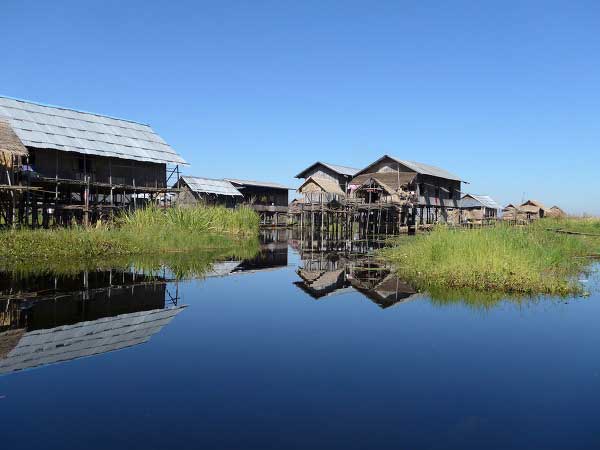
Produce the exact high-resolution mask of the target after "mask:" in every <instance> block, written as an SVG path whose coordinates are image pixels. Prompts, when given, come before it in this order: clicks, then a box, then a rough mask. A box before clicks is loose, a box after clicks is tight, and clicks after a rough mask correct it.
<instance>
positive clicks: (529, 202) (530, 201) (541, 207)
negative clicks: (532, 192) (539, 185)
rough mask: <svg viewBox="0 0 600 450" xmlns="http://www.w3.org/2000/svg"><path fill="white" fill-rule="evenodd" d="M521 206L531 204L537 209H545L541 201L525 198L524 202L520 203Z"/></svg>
mask: <svg viewBox="0 0 600 450" xmlns="http://www.w3.org/2000/svg"><path fill="white" fill-rule="evenodd" d="M521 206H522V207H523V206H533V207H536V208H539V209H546V207H545V206H544V205H543V203H542V202H538V201H537V200H527V201H526V202H524V203H521Z"/></svg>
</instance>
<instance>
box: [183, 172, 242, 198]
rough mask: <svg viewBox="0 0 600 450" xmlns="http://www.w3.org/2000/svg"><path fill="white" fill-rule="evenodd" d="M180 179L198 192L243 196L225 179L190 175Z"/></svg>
mask: <svg viewBox="0 0 600 450" xmlns="http://www.w3.org/2000/svg"><path fill="white" fill-rule="evenodd" d="M181 179H182V180H183V181H184V182H185V184H187V185H188V186H189V187H190V189H191V190H192V191H194V192H196V193H198V194H217V195H231V196H233V197H243V195H242V193H241V192H240V191H238V190H237V189H236V188H235V186H234V185H233V184H231V183H230V182H229V181H227V180H213V179H210V178H200V177H191V176H187V175H185V176H182V177H181Z"/></svg>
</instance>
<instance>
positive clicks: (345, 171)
mask: <svg viewBox="0 0 600 450" xmlns="http://www.w3.org/2000/svg"><path fill="white" fill-rule="evenodd" d="M321 164H323V165H324V166H325V167H329V168H330V169H331V170H333V171H334V172H337V173H341V174H342V175H348V176H353V175H354V174H356V172H358V170H359V169H355V168H354V167H348V166H338V165H337V164H329V163H324V162H322V163H321Z"/></svg>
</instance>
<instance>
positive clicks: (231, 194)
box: [174, 175, 244, 208]
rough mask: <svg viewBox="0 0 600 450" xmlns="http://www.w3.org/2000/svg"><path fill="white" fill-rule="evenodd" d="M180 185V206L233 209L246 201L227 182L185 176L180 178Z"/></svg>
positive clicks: (178, 200)
mask: <svg viewBox="0 0 600 450" xmlns="http://www.w3.org/2000/svg"><path fill="white" fill-rule="evenodd" d="M178 185H179V189H180V192H179V195H178V198H177V204H178V205H180V206H191V205H195V204H198V203H203V204H206V205H219V206H225V207H227V208H233V207H235V206H236V205H238V204H239V203H241V202H242V201H243V200H244V196H243V195H242V193H241V192H240V191H238V190H237V189H236V188H235V186H233V184H231V183H230V182H229V181H226V180H214V179H211V178H202V177H193V176H189V175H184V176H182V177H180V178H179V183H178ZM174 187H175V186H174Z"/></svg>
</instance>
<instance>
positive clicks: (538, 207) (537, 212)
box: [519, 200, 546, 220]
mask: <svg viewBox="0 0 600 450" xmlns="http://www.w3.org/2000/svg"><path fill="white" fill-rule="evenodd" d="M519 211H521V212H523V213H524V214H525V215H526V216H527V219H528V220H535V219H541V218H543V217H544V216H545V215H546V207H545V206H544V205H543V204H542V203H541V202H538V201H537V200H527V201H526V202H524V203H521V205H520V206H519Z"/></svg>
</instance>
